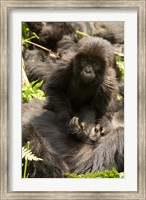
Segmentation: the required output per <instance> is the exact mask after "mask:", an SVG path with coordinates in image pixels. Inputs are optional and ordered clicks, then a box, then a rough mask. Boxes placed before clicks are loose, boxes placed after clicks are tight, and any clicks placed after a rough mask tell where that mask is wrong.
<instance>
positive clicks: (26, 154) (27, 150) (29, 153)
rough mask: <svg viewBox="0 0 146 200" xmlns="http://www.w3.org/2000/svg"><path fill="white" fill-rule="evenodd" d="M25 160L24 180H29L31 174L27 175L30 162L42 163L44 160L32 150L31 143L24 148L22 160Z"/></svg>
mask: <svg viewBox="0 0 146 200" xmlns="http://www.w3.org/2000/svg"><path fill="white" fill-rule="evenodd" d="M23 158H24V159H25V162H24V164H22V165H24V169H23V178H28V176H29V173H27V166H28V161H42V160H43V159H41V158H38V157H37V156H35V155H34V154H33V153H32V151H31V150H30V142H29V141H28V142H27V144H26V146H25V147H22V159H23Z"/></svg>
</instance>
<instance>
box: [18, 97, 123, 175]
mask: <svg viewBox="0 0 146 200" xmlns="http://www.w3.org/2000/svg"><path fill="white" fill-rule="evenodd" d="M43 105H44V103H42V102H41V101H39V100H34V101H32V102H30V103H26V104H23V107H22V113H23V115H22V125H23V126H22V127H23V130H22V131H23V145H25V144H26V142H27V141H28V140H29V141H30V142H31V150H32V152H33V153H34V154H35V155H36V156H37V157H40V158H42V159H43V161H37V162H35V161H34V162H30V163H29V166H28V171H29V174H30V176H29V177H35V178H36V177H40V178H48V177H52V178H53V177H54V178H56V177H64V173H77V174H81V173H83V174H85V173H94V172H96V171H98V170H99V171H103V170H106V169H112V168H113V167H115V168H116V169H117V170H118V171H119V172H121V171H123V170H124V139H123V137H124V130H123V127H122V126H123V124H122V125H120V124H118V118H117V116H116V115H117V114H116V113H115V115H114V117H115V120H114V121H115V123H116V126H114V128H113V130H112V131H109V132H108V134H107V135H104V136H102V135H101V137H98V141H97V142H96V143H92V142H91V143H90V142H89V141H88V142H87V143H86V142H82V141H80V140H78V139H76V138H75V137H72V136H71V135H67V134H65V133H64V132H61V131H60V128H59V125H58V124H57V123H56V114H55V113H54V112H52V111H49V110H46V109H44V106H43ZM78 117H79V118H80V120H81V121H83V122H84V123H87V124H88V125H89V126H90V127H91V128H94V127H95V124H94V123H93V121H94V113H92V111H91V110H89V109H88V108H86V107H85V108H82V109H81V110H80V115H79V116H78ZM114 117H113V118H114ZM92 120H93V121H92ZM88 128H89V127H88ZM93 132H94V131H93ZM78 133H79V134H80V130H79V129H78V130H75V134H78ZM73 135H74V134H73ZM95 136H96V135H95ZM98 136H99V134H98Z"/></svg>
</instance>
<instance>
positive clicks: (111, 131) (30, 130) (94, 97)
mask: <svg viewBox="0 0 146 200" xmlns="http://www.w3.org/2000/svg"><path fill="white" fill-rule="evenodd" d="M58 63H59V62H58ZM45 91H46V94H47V96H48V100H47V102H46V103H41V102H31V103H28V104H24V105H23V117H22V123H23V144H25V142H26V141H28V140H29V141H30V142H31V149H32V151H33V153H35V154H36V156H38V157H40V158H42V159H43V161H38V162H31V163H30V166H29V168H28V169H29V171H30V177H63V174H64V173H65V172H69V173H80V174H81V173H83V174H84V173H90V172H91V173H94V172H96V171H98V170H99V171H102V170H106V169H112V168H113V167H115V168H116V169H117V170H118V171H123V170H124V128H123V104H122V105H118V103H117V102H116V95H117V92H118V82H117V80H116V71H115V60H114V53H113V49H112V46H111V44H110V43H109V42H108V41H106V40H104V39H101V38H84V39H81V40H80V41H79V42H78V48H77V51H76V52H71V54H68V56H67V57H66V59H64V60H63V59H62V60H61V62H60V63H59V66H58V67H56V69H55V70H53V72H52V73H51V74H50V75H49V77H48V80H47V81H46V82H45Z"/></svg>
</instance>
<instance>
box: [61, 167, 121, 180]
mask: <svg viewBox="0 0 146 200" xmlns="http://www.w3.org/2000/svg"><path fill="white" fill-rule="evenodd" d="M64 176H65V178H124V172H121V173H119V172H118V171H117V170H116V169H115V168H113V169H112V170H105V171H103V172H100V171H98V172H95V173H89V174H79V175H77V174H67V173H66V174H64Z"/></svg>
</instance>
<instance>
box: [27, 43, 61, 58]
mask: <svg viewBox="0 0 146 200" xmlns="http://www.w3.org/2000/svg"><path fill="white" fill-rule="evenodd" d="M25 42H27V43H29V44H33V45H35V46H37V47H39V48H41V49H44V50H45V51H48V52H49V54H50V56H51V57H52V58H59V54H58V53H54V52H53V51H51V50H50V49H47V48H46V47H43V46H41V45H39V44H36V43H34V42H31V41H28V40H25Z"/></svg>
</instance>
